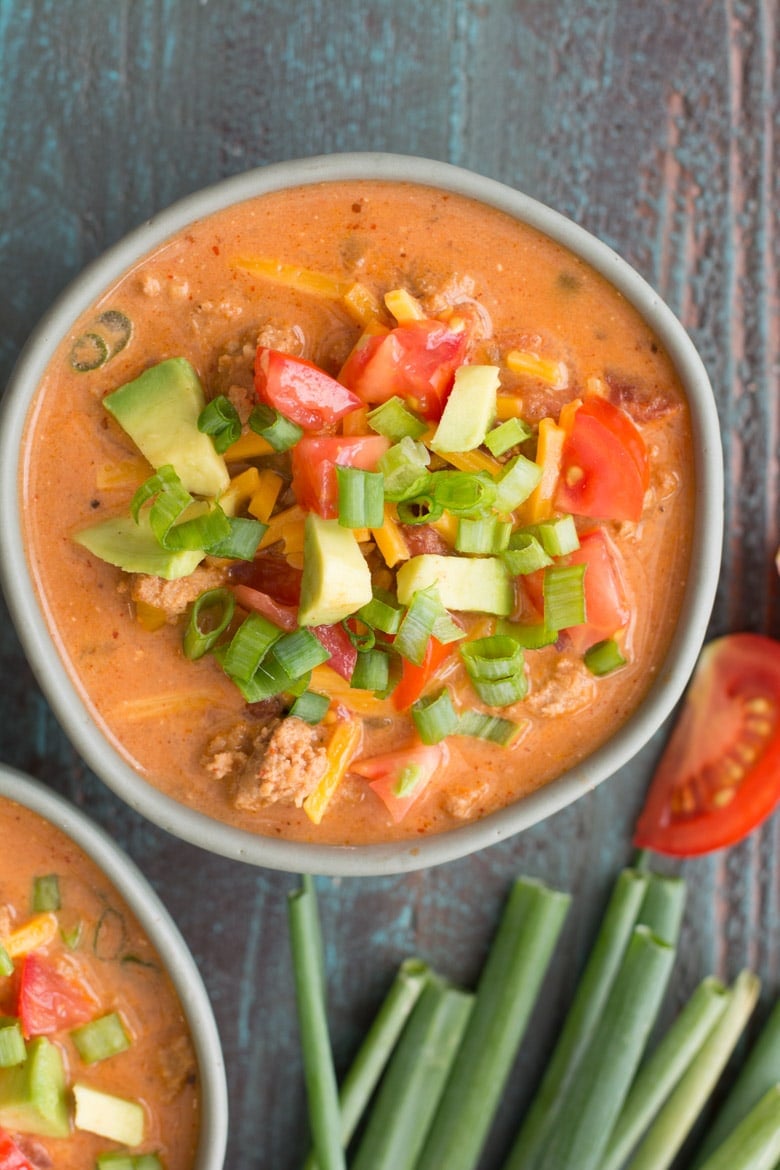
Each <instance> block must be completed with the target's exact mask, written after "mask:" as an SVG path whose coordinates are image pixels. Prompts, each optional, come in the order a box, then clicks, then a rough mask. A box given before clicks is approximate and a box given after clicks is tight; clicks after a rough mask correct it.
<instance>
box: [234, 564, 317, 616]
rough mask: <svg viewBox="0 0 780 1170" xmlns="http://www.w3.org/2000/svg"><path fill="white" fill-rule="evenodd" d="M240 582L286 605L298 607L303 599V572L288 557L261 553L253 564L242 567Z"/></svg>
mask: <svg viewBox="0 0 780 1170" xmlns="http://www.w3.org/2000/svg"><path fill="white" fill-rule="evenodd" d="M239 572H240V582H241V584H242V585H249V586H250V588H252V589H259V590H260V592H261V593H267V594H268V595H269V596H270V597H273V599H274V600H275V601H281V602H283V603H284V604H285V605H297V604H298V602H299V601H300V599H301V580H302V578H303V571H302V570H301V569H296V568H295V567H294V566H293V565H291V564H290V562H289V561H288V560H287V558H286V557H282V556H274V555H273V554H272V553H267V554H266V553H260V554H259V556H256V557H255V559H254V560H253V561H252V562H251V564H246V565H241V566H240V569H239Z"/></svg>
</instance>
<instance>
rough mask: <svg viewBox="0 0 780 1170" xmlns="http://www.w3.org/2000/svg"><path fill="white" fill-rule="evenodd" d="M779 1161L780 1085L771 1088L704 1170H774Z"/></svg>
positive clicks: (712, 1155)
mask: <svg viewBox="0 0 780 1170" xmlns="http://www.w3.org/2000/svg"><path fill="white" fill-rule="evenodd" d="M778 1161H780V1085H772V1087H771V1088H769V1089H767V1091H766V1093H765V1094H764V1096H763V1097H762V1098H761V1100H760V1101H759V1102H758V1104H757V1105H754V1106H753V1108H752V1109H751V1110H750V1112H749V1113H748V1115H747V1116H746V1117H744V1118H743V1119H742V1121H740V1123H739V1125H737V1127H736V1128H735V1129H734V1131H733V1132H732V1133H730V1134H729V1136H728V1137H727V1138H726V1139H725V1140H724V1141H723V1143H722V1144H721V1145H720V1146H718V1148H717V1149H716V1150H715V1151H714V1152H713V1153H712V1154H710V1156H709V1158H708V1159H707V1161H706V1162H704V1164H703V1165H702V1170H775V1168H776V1166H777V1165H778Z"/></svg>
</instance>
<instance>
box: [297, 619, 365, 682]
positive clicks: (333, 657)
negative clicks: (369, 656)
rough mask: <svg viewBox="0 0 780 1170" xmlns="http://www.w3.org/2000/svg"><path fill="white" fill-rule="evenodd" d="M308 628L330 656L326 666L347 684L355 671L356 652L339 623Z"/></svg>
mask: <svg viewBox="0 0 780 1170" xmlns="http://www.w3.org/2000/svg"><path fill="white" fill-rule="evenodd" d="M309 628H310V630H311V632H312V634H314V636H315V638H317V639H318V640H319V641H320V642H322V645H323V646H324V647H325V649H326V650H327V651H328V653H329V654H330V658H329V659H328V662H327V665H328V666H329V667H331V669H332V670H335V672H336V674H340V675H341V677H342V678H345V679H346V680H347V682H349V680H350V679H351V678H352V672H353V671H354V669H355V663H356V662H357V655H358V652H357V650H356V648H355V646H354V645H353V644H352V639H351V638H350V636H349V634H348V633H347V631H346V630H345V629H344V627H343V626H342V625H341V623H339V624H338V625H335V626H310V627H309Z"/></svg>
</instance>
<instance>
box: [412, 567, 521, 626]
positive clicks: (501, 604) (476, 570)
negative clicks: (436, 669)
mask: <svg viewBox="0 0 780 1170" xmlns="http://www.w3.org/2000/svg"><path fill="white" fill-rule="evenodd" d="M429 585H437V586H438V588H439V597H440V599H441V603H442V605H443V606H444V607H445V609H459V610H465V611H469V610H470V611H473V612H477V613H495V614H499V615H500V616H502V617H506V616H507V614H510V613H511V612H512V608H513V606H514V590H513V588H512V579H511V577H510V575H509V571H508V569H507V568H506V565H505V564H504V562H503V561H502V560H501V559H500V558H499V557H443V556H439V555H438V554H436V553H423V554H422V556H419V557H412V558H411V560H409V561H407V562H406V563H405V564H404V565H402V566H401V568H400V569H399V570H398V600H399V601H400V602H401V604H402V605H408V604H409V602H410V601H411V600H412V597H413V596H414V594H415V593H417V591H418V590H420V589H427V588H428V586H429Z"/></svg>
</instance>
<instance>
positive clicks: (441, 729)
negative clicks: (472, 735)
mask: <svg viewBox="0 0 780 1170" xmlns="http://www.w3.org/2000/svg"><path fill="white" fill-rule="evenodd" d="M412 719H413V720H414V725H415V727H416V728H417V734H418V735H419V737H420V739H421V740H422V741H423V743H427V744H431V743H439V741H440V740H442V739H444V738H445V737H446V736H448V735H452V734H453V732H454V731H455V730H456V729H457V726H458V713H457V711H456V710H455V707H454V706H453V703H452V696H451V694H450V692H449V691H448V689H447V688H446V687H442V689H441V690H440V691H437V692H436V693H435V694H433V695H427V696H426V697H425V698H422V699H418V700H417V702H416V703H413V704H412Z"/></svg>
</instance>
